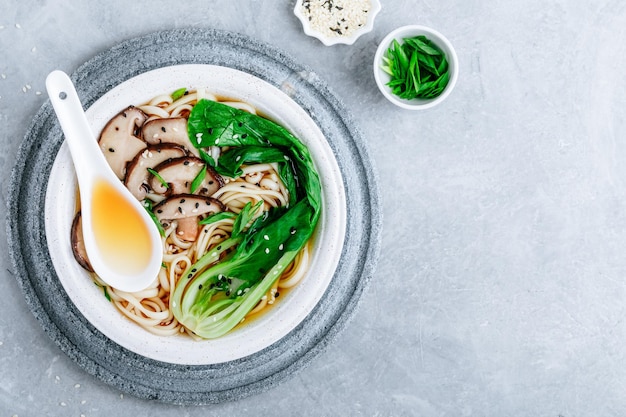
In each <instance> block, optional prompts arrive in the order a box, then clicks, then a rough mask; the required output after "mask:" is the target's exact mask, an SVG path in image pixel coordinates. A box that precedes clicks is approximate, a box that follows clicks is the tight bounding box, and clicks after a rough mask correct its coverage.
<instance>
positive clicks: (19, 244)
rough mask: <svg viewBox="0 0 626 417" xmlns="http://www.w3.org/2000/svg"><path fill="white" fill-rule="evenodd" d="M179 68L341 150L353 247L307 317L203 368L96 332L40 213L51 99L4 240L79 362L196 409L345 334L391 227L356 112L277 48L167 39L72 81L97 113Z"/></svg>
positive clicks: (269, 377)
mask: <svg viewBox="0 0 626 417" xmlns="http://www.w3.org/2000/svg"><path fill="white" fill-rule="evenodd" d="M178 64H213V65H221V66H225V67H230V68H234V69H238V70H240V71H244V72H247V73H249V74H252V75H254V76H256V77H259V78H261V79H263V80H265V81H267V82H268V83H270V84H272V85H274V86H276V87H277V88H279V89H281V90H282V91H283V92H285V93H287V94H288V95H289V96H291V98H292V99H293V100H294V101H295V102H296V103H298V104H299V105H300V106H301V107H302V108H303V109H304V110H306V111H307V113H309V114H310V116H311V117H312V119H313V120H314V121H315V123H317V125H318V126H319V127H320V129H321V130H322V132H323V133H324V135H325V137H326V139H327V140H328V142H329V144H330V146H331V148H332V149H333V152H334V154H335V157H336V159H337V162H338V164H339V167H340V170H341V173H342V175H343V180H344V187H345V191H346V198H347V226H346V238H345V243H344V247H343V252H342V256H341V260H340V262H339V265H338V267H337V269H336V271H335V274H334V276H333V279H332V281H331V283H330V285H329V287H328V289H327V291H326V293H325V294H324V296H323V297H322V299H321V300H320V302H319V304H318V305H317V306H316V308H315V309H314V310H313V311H312V312H311V313H310V314H309V316H308V317H307V318H306V319H305V320H304V321H303V322H302V323H301V324H300V325H299V326H297V327H296V328H295V329H294V330H293V331H292V332H290V333H289V334H288V335H287V336H285V337H284V338H282V339H281V340H279V341H278V342H276V343H274V344H273V345H271V346H269V347H268V348H266V349H264V350H262V351H260V352H257V353H255V354H253V355H250V356H248V357H245V358H242V359H238V360H234V361H230V362H225V363H220V364H214V365H202V366H191V365H179V364H171V363H166V362H160V361H157V360H153V359H148V358H146V357H143V356H140V355H137V354H135V353H133V352H131V351H129V350H127V349H124V348H122V347H121V346H119V345H117V344H116V343H114V342H112V341H111V340H109V339H108V338H107V337H106V336H104V335H103V334H102V333H100V332H99V331H98V330H97V329H95V328H94V327H93V326H92V325H91V324H90V323H89V322H88V321H87V320H86V319H85V318H84V317H83V315H82V314H81V313H80V311H78V310H77V308H76V307H75V306H74V304H73V303H72V302H71V301H70V299H69V297H68V296H67V294H66V293H65V291H64V289H63V287H62V285H61V283H60V282H59V280H58V277H57V276H56V273H55V270H54V267H53V265H52V260H51V259H50V255H49V252H48V247H47V241H46V235H45V227H44V216H43V214H42V207H44V201H45V194H46V188H47V178H48V175H49V173H50V170H51V168H52V164H53V162H54V160H55V157H56V155H57V152H58V150H59V147H60V146H61V143H62V141H63V136H62V134H61V129H60V126H59V124H58V122H57V119H56V116H55V114H54V111H53V110H52V106H51V105H50V102H49V101H47V102H46V103H45V104H44V105H43V106H42V107H41V109H40V110H39V111H38V112H37V114H36V115H35V117H34V119H33V122H32V124H31V126H30V127H29V129H28V131H27V133H26V136H25V138H24V142H23V143H22V145H21V147H20V150H19V153H18V156H17V163H16V165H15V167H14V169H13V173H12V177H11V183H10V188H9V195H8V216H7V237H8V242H9V249H10V252H11V260H12V263H13V270H14V271H13V272H14V273H15V276H16V278H17V281H18V283H19V285H20V287H21V288H22V290H23V292H24V296H25V298H26V301H27V303H28V305H29V306H30V308H31V309H32V311H33V314H34V315H35V316H36V318H37V319H38V320H39V322H40V323H41V325H42V326H43V328H44V330H45V331H46V332H47V334H48V335H49V336H50V337H51V338H52V340H53V341H54V342H55V343H56V344H57V346H59V348H61V350H63V351H64V352H65V353H66V354H67V355H68V356H69V357H70V358H72V359H73V360H74V361H75V362H76V363H77V364H78V365H80V366H81V367H82V368H83V369H84V370H85V371H87V372H88V373H89V374H91V375H94V376H95V377H97V378H98V379H100V380H102V381H104V382H105V383H107V384H110V385H112V386H115V387H117V388H118V389H120V390H121V391H123V392H125V393H128V394H132V395H134V396H137V397H141V398H149V399H156V400H160V401H163V402H168V403H175V404H198V405H199V404H208V403H218V402H222V401H232V400H236V399H239V398H242V397H245V396H248V395H252V394H255V393H258V392H261V391H264V390H267V389H269V388H271V387H273V386H275V385H276V384H278V383H279V382H281V381H283V380H285V379H286V378H288V377H290V376H292V375H293V374H294V373H295V372H296V371H298V370H300V369H302V368H303V367H304V366H305V365H307V364H308V363H309V362H310V361H311V360H312V359H313V358H315V357H316V356H317V355H318V354H319V353H320V352H321V351H322V350H323V349H324V348H325V347H326V346H327V345H328V343H329V342H330V341H332V340H333V339H334V338H335V337H336V336H337V334H338V333H339V332H340V331H341V330H342V329H343V328H344V327H345V325H346V323H347V322H348V321H349V320H350V318H351V316H352V315H353V314H354V311H355V307H356V306H357V303H358V300H359V298H360V296H361V294H362V293H363V291H364V290H365V289H366V287H367V284H368V281H369V279H370V277H371V275H372V273H373V271H374V268H375V265H376V260H377V256H378V252H379V247H380V243H379V240H380V233H381V221H382V219H381V212H380V203H379V194H378V188H377V178H376V170H375V168H374V166H373V161H372V160H371V159H370V158H369V155H368V151H367V148H366V145H365V143H364V140H363V138H362V136H361V133H360V130H359V129H358V127H357V126H356V125H355V123H354V121H353V119H352V116H351V115H350V112H349V111H348V110H346V108H345V107H344V106H343V104H342V103H341V102H340V100H338V99H337V97H335V96H334V94H333V93H332V92H331V91H329V89H328V87H327V86H326V84H325V83H324V82H323V81H321V80H320V79H319V78H318V77H317V76H316V75H315V73H314V72H313V71H311V70H310V69H308V68H305V67H303V66H301V65H299V64H297V63H296V62H295V61H294V60H293V59H292V58H291V57H289V56H288V55H286V54H285V53H284V52H282V51H280V50H277V49H276V48H274V47H272V46H269V45H267V44H264V43H261V42H259V41H256V40H254V39H251V38H249V37H246V36H243V35H240V34H235V33H230V32H224V31H219V30H210V29H189V30H174V31H162V32H157V33H153V34H150V35H147V36H144V37H140V38H136V39H131V40H128V41H125V42H123V43H121V44H119V45H118V46H115V47H113V48H111V49H110V50H108V51H105V52H103V53H101V54H99V55H97V56H95V57H94V58H92V59H91V60H90V61H88V62H87V63H85V64H83V65H82V66H81V67H80V68H78V69H77V70H76V72H75V73H74V74H72V79H73V81H74V83H75V84H76V87H77V91H78V94H79V96H80V97H81V100H82V102H83V104H84V105H85V107H89V106H90V105H91V104H92V103H94V102H95V101H96V100H97V99H98V98H100V97H101V96H102V95H104V94H105V93H106V92H107V91H108V90H110V89H111V88H112V87H114V86H116V85H118V84H120V83H122V82H124V81H126V80H128V79H129V78H132V77H134V76H136V75H138V74H141V73H143V72H146V71H149V70H153V69H156V68H161V67H165V66H170V65H178Z"/></svg>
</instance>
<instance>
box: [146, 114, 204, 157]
mask: <svg viewBox="0 0 626 417" xmlns="http://www.w3.org/2000/svg"><path fill="white" fill-rule="evenodd" d="M141 134H142V136H143V139H144V140H145V141H146V142H147V143H150V144H153V145H155V144H158V143H166V142H167V143H175V144H177V145H180V146H182V147H184V148H185V149H187V150H188V151H189V152H191V153H193V154H194V155H196V156H200V154H199V153H198V150H197V149H196V148H195V146H193V145H192V143H191V141H190V140H189V134H188V133H187V119H185V118H184V117H172V118H169V119H154V120H150V121H149V122H147V123H146V124H145V125H143V127H142V128H141Z"/></svg>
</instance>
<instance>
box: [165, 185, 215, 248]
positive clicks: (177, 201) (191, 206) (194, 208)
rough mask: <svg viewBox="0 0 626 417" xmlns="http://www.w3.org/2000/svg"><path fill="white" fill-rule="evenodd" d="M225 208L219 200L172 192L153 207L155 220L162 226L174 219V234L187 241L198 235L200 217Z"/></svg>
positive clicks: (194, 238) (167, 224) (166, 225)
mask: <svg viewBox="0 0 626 417" xmlns="http://www.w3.org/2000/svg"><path fill="white" fill-rule="evenodd" d="M225 209H226V208H225V206H224V205H223V204H222V202H220V201H219V200H217V199H215V198H211V197H207V196H200V195H196V194H174V195H171V196H170V197H168V198H167V199H165V200H163V201H161V202H160V203H159V204H157V205H156V206H154V208H153V210H154V214H155V215H156V218H157V220H158V221H159V222H161V225H163V226H164V227H168V226H169V224H170V223H171V222H172V221H176V222H177V227H176V234H177V235H178V236H179V237H180V238H182V239H184V240H187V241H194V240H196V238H197V237H198V220H199V218H200V217H203V216H206V215H209V214H213V213H219V212H221V211H224V210H225Z"/></svg>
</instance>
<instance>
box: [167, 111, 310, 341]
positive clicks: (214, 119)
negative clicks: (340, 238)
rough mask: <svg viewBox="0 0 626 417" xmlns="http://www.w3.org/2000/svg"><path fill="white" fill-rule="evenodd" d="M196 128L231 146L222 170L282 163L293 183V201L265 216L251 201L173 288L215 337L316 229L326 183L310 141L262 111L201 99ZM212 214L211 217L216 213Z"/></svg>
mask: <svg viewBox="0 0 626 417" xmlns="http://www.w3.org/2000/svg"><path fill="white" fill-rule="evenodd" d="M188 133H189V137H190V138H193V140H192V143H194V144H196V143H197V147H198V148H207V147H209V146H219V147H224V146H228V147H229V148H228V150H225V151H224V152H223V153H222V155H221V156H220V158H219V159H218V160H217V161H215V162H216V165H215V167H214V168H215V170H216V171H217V172H218V173H221V174H223V175H225V174H228V175H230V176H236V175H238V174H239V173H241V169H240V167H241V164H243V163H270V162H271V163H277V164H278V166H279V173H278V174H279V176H280V177H281V180H282V181H283V182H284V184H285V186H286V187H287V189H288V190H289V205H288V206H287V207H278V208H275V209H272V210H270V211H268V212H264V213H263V214H262V215H260V216H259V215H257V211H258V209H259V208H260V207H261V204H262V202H260V203H257V204H256V205H254V206H252V204H248V205H246V206H245V207H244V209H243V210H242V211H241V212H240V213H239V214H238V215H237V217H236V218H235V224H234V225H233V233H232V234H231V237H229V238H228V239H226V240H224V241H222V242H220V243H219V244H218V245H217V246H215V247H214V248H212V249H211V250H209V251H208V252H207V253H206V254H205V255H204V256H203V257H201V258H200V259H199V260H198V261H197V262H196V263H195V264H194V265H192V266H191V267H190V268H189V270H188V271H186V272H185V273H184V274H183V276H182V278H181V279H180V280H179V282H178V283H177V284H176V286H175V288H174V290H173V292H172V295H171V305H172V311H173V313H174V316H175V317H176V319H177V320H178V321H180V322H181V323H183V324H184V325H185V326H186V327H187V328H189V329H190V330H192V331H193V332H194V333H196V334H197V335H199V336H201V337H204V338H215V337H219V336H221V335H223V334H225V333H226V332H228V331H230V330H231V329H232V328H233V327H235V326H236V325H237V324H238V323H239V322H240V321H241V320H242V319H243V318H244V317H245V315H246V314H248V312H249V311H250V310H251V309H252V308H254V306H255V305H256V304H257V303H258V302H259V300H260V299H261V297H262V296H263V295H264V294H265V293H266V292H267V291H268V290H269V289H270V288H271V287H272V285H273V283H274V282H275V281H276V280H277V279H278V278H279V277H280V275H281V274H282V273H283V271H284V270H285V269H286V268H287V267H288V266H289V264H290V263H291V261H293V259H294V258H295V256H296V255H297V254H298V252H299V251H300V250H301V249H302V248H303V247H304V245H305V244H306V242H307V241H308V239H309V238H310V237H311V235H312V234H313V231H314V229H315V226H316V224H317V221H318V219H319V216H320V210H321V186H320V180H319V176H318V174H317V171H316V170H315V167H314V165H313V161H312V159H311V156H310V154H309V151H308V149H307V148H306V146H305V145H304V144H302V142H300V140H298V139H297V138H296V137H294V136H293V135H292V134H291V133H290V132H289V131H287V130H286V129H284V128H283V127H281V126H279V125H277V124H276V123H274V122H271V121H269V120H267V119H264V118H262V117H259V116H256V115H252V114H250V113H247V112H244V111H242V110H238V109H234V108H232V107H229V106H226V105H223V104H220V103H216V102H213V101H208V100H201V101H199V102H198V103H197V104H196V105H195V106H194V108H193V110H192V111H191V114H190V115H189V121H188ZM198 138H199V139H200V140H198ZM198 142H200V143H198ZM255 216H256V217H255ZM221 218H224V217H221ZM208 219H209V218H207V219H205V220H203V222H212V221H215V220H208ZM248 225H249V226H248ZM246 226H247V228H246Z"/></svg>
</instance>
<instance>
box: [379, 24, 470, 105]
mask: <svg viewBox="0 0 626 417" xmlns="http://www.w3.org/2000/svg"><path fill="white" fill-rule="evenodd" d="M407 35H412V36H417V35H427V36H429V39H430V40H431V41H433V42H435V43H436V44H437V46H439V47H440V48H441V49H442V50H443V52H444V53H445V54H446V58H447V59H448V63H449V65H450V68H451V70H452V72H451V74H450V80H449V81H448V85H447V86H446V88H445V89H444V90H443V91H442V92H441V94H440V95H438V96H437V97H435V98H432V99H413V100H406V99H401V98H399V97H397V96H395V95H393V94H392V93H391V91H390V89H389V87H387V85H386V83H387V81H388V79H389V75H388V74H387V73H385V72H384V71H383V70H382V69H381V67H380V64H381V61H382V57H383V54H384V53H385V52H386V51H387V49H388V48H389V46H390V45H391V41H392V40H393V39H398V38H403V37H406V36H407ZM373 69H374V79H375V80H376V85H377V86H378V89H379V90H380V92H381V93H382V94H383V96H385V98H386V99H387V100H389V101H390V102H391V103H393V104H395V105H396V106H398V107H401V108H403V109H407V110H425V109H429V108H432V107H434V106H436V105H437V104H439V103H441V102H442V101H444V100H445V99H446V98H447V97H448V96H449V95H450V93H451V92H452V90H453V89H454V87H455V85H456V82H457V80H458V78H459V64H458V56H457V54H456V51H455V49H454V47H453V46H452V43H451V42H450V41H449V40H448V38H446V37H445V36H444V35H443V34H441V33H440V32H439V31H437V30H435V29H433V28H430V27H428V26H423V25H405V26H400V27H398V28H396V29H394V30H392V31H391V32H389V33H388V34H387V35H386V36H385V37H384V38H383V40H382V41H381V42H380V43H379V44H378V47H377V49H376V53H375V55H374V62H373Z"/></svg>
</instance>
